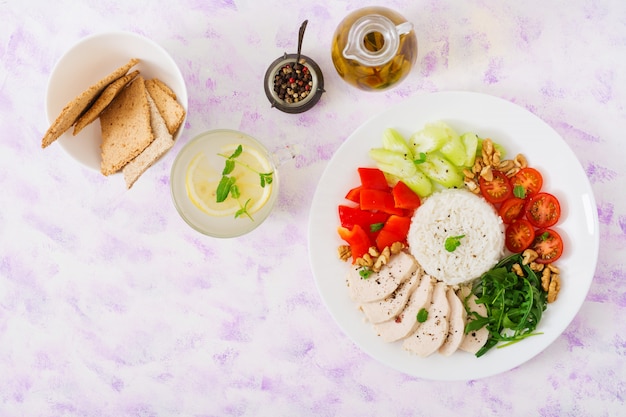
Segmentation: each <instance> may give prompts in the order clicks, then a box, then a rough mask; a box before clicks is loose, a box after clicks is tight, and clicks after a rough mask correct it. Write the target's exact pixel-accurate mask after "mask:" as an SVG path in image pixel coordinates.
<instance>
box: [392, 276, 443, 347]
mask: <svg viewBox="0 0 626 417" xmlns="http://www.w3.org/2000/svg"><path fill="white" fill-rule="evenodd" d="M446 290H447V285H446V284H445V283H443V282H438V283H436V284H435V288H434V289H433V296H432V300H431V301H430V306H429V307H428V309H427V310H428V317H427V318H426V321H424V322H423V323H422V324H420V325H419V326H418V327H417V329H416V330H415V331H414V332H413V333H411V335H409V336H408V337H407V338H406V339H405V340H404V342H403V343H402V347H403V348H404V349H405V350H408V351H409V352H411V353H415V354H416V355H418V356H421V357H423V358H425V357H427V356H430V355H431V354H433V353H435V352H437V350H438V349H439V348H440V347H441V345H442V344H443V341H444V340H445V339H446V336H447V335H448V317H449V315H450V305H449V304H448V298H447V297H446Z"/></svg>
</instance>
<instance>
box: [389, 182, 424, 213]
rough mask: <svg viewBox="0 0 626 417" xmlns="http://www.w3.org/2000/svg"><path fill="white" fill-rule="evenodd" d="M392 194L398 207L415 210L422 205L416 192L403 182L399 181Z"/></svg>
mask: <svg viewBox="0 0 626 417" xmlns="http://www.w3.org/2000/svg"><path fill="white" fill-rule="evenodd" d="M391 194H392V195H393V199H394V201H395V204H396V207H399V208H403V209H408V210H415V209H417V208H418V207H419V206H420V205H421V204H422V202H421V200H420V197H419V196H418V195H417V194H415V191H413V190H411V189H410V188H409V186H408V185H406V184H405V183H403V182H402V181H398V183H397V184H396V185H394V186H393V188H392V189H391Z"/></svg>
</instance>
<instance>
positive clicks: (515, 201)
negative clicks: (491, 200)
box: [498, 197, 526, 224]
mask: <svg viewBox="0 0 626 417" xmlns="http://www.w3.org/2000/svg"><path fill="white" fill-rule="evenodd" d="M525 206H526V201H525V200H522V199H521V198H517V197H511V198H509V199H508V200H506V201H505V202H504V203H502V206H500V210H499V211H498V214H499V215H500V217H501V218H502V221H503V222H504V224H511V223H513V221H515V220H517V219H519V218H520V217H522V216H523V215H524V207H525Z"/></svg>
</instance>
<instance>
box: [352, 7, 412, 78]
mask: <svg viewBox="0 0 626 417" xmlns="http://www.w3.org/2000/svg"><path fill="white" fill-rule="evenodd" d="M411 30H413V24H411V23H409V22H406V23H402V24H400V25H397V26H396V25H395V24H394V23H393V22H392V21H391V20H390V19H389V18H388V17H386V16H383V15H379V14H371V15H367V16H363V17H361V18H360V19H358V20H357V21H356V22H354V24H353V25H352V27H351V28H350V31H349V32H348V40H347V42H346V46H345V48H344V49H343V52H342V53H343V56H344V58H346V59H351V60H355V61H357V62H358V63H359V64H361V65H364V66H368V67H375V66H380V65H385V64H386V63H387V62H389V61H391V60H392V59H393V57H394V56H395V55H396V54H397V52H398V48H399V46H400V36H401V35H404V34H407V33H409V32H410V31H411ZM369 39H375V41H374V42H371V41H369Z"/></svg>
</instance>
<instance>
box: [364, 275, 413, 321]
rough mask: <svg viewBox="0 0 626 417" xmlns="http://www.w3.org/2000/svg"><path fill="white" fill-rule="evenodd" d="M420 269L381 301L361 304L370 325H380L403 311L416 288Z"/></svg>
mask: <svg viewBox="0 0 626 417" xmlns="http://www.w3.org/2000/svg"><path fill="white" fill-rule="evenodd" d="M422 273H423V271H422V268H420V267H419V266H418V268H417V269H416V270H415V271H414V272H413V274H411V277H410V278H409V279H408V280H406V281H404V282H403V283H402V284H400V285H399V286H398V288H396V290H395V291H394V292H392V293H391V294H390V295H388V296H387V297H385V298H384V299H382V300H378V301H371V302H369V303H363V304H362V305H361V310H363V313H365V317H367V320H369V321H370V322H371V323H381V322H383V321H387V320H389V319H392V318H395V317H396V316H397V315H398V313H400V312H401V311H402V309H404V307H405V306H406V303H407V301H408V299H409V296H410V295H411V292H413V290H414V289H415V288H416V287H417V284H419V282H420V278H421V276H422Z"/></svg>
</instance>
